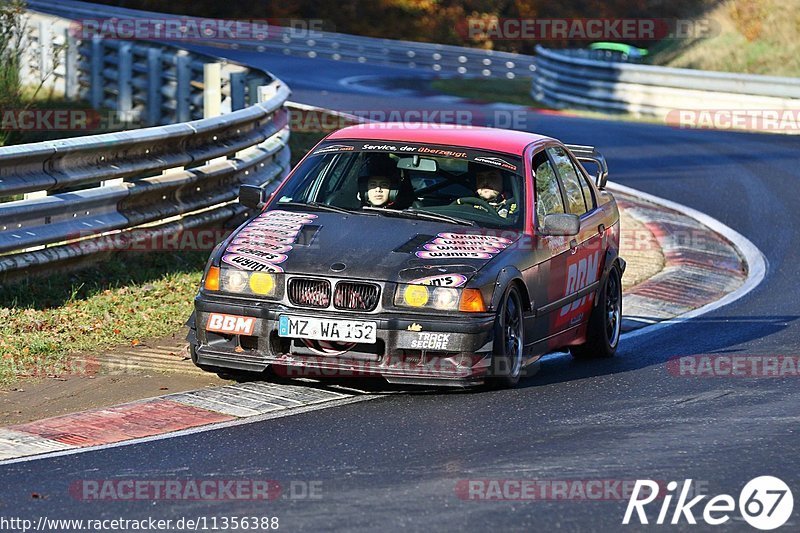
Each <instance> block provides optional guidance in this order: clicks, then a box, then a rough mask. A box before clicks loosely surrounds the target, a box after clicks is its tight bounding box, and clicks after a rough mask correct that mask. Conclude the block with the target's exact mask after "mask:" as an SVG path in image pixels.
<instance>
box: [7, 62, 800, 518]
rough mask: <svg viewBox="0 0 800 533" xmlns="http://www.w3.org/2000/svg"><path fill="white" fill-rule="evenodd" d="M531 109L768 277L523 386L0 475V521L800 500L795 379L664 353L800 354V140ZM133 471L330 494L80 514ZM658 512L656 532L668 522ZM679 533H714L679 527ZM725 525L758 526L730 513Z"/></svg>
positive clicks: (588, 509) (324, 72)
mask: <svg viewBox="0 0 800 533" xmlns="http://www.w3.org/2000/svg"><path fill="white" fill-rule="evenodd" d="M223 53H224V54H225V55H227V56H229V57H231V58H232V59H238V60H245V61H247V62H249V63H251V64H253V65H255V66H260V67H263V68H266V69H268V70H271V71H273V72H275V73H276V74H277V75H278V76H279V77H281V78H282V79H284V80H285V81H286V82H287V83H288V84H289V85H290V87H292V88H293V90H294V96H293V100H296V101H300V102H304V103H310V104H317V105H319V104H324V105H326V106H328V107H336V108H339V109H345V110H353V109H359V110H364V109H370V108H375V109H389V108H394V109H435V108H446V109H472V110H475V111H476V113H485V116H488V115H489V114H490V113H491V112H492V109H496V108H486V107H480V106H474V105H465V104H460V103H456V102H450V101H446V100H439V99H434V100H431V99H428V98H424V97H423V96H414V95H412V94H409V93H408V92H407V91H401V92H392V91H381V90H372V91H370V92H368V93H363V92H360V91H359V89H358V88H357V87H353V86H344V85H342V84H340V83H339V81H340V80H341V79H344V78H352V77H354V76H362V75H375V74H377V75H381V76H390V77H391V76H397V75H398V73H400V71H398V70H396V69H392V68H384V67H372V66H368V65H356V64H342V63H335V64H334V63H331V62H326V61H323V60H299V59H295V58H293V59H289V58H286V57H279V56H270V55H268V54H251V53H246V52H237V51H224V52H223ZM402 75H403V76H413V75H414V73H413V72H409V71H402ZM322 91H324V92H322ZM524 116H525V119H524V122H525V123H524V126H525V129H529V130H531V131H536V132H539V133H543V134H547V135H552V136H554V137H558V138H560V139H562V140H564V141H566V142H574V143H586V144H594V145H596V146H597V147H598V148H599V149H600V150H601V151H602V152H603V153H604V154H605V155H606V157H607V159H608V161H609V165H610V168H611V179H612V180H613V181H616V182H619V183H621V184H624V185H627V186H630V187H634V188H636V189H640V190H642V191H646V192H648V193H651V194H654V195H656V196H660V197H663V198H667V199H670V200H673V201H676V202H679V203H681V204H685V205H687V206H690V207H692V208H694V209H697V210H699V211H702V212H704V213H707V214H708V215H710V216H712V217H714V218H716V219H718V220H720V221H721V222H723V223H724V224H726V225H728V226H730V227H731V228H733V229H735V230H736V231H738V232H739V233H741V234H743V235H744V236H746V237H747V238H748V239H750V240H751V241H752V242H753V243H754V244H755V245H756V246H757V247H758V248H759V249H760V250H761V251H762V252H763V253H764V255H765V256H766V258H767V262H768V267H767V275H766V277H765V279H764V281H763V282H762V283H761V284H760V286H759V287H757V288H756V289H755V290H753V291H752V292H751V293H749V294H748V295H746V296H745V297H743V298H742V299H740V300H738V301H736V302H735V303H733V304H731V305H728V306H726V307H723V308H721V309H718V310H716V311H713V312H711V313H709V314H706V315H704V316H702V317H699V318H696V319H692V320H690V321H688V322H685V323H681V324H677V325H674V326H672V327H669V328H666V329H662V330H660V331H658V332H656V333H654V334H652V335H641V336H638V337H636V338H633V339H629V340H626V341H624V342H623V343H622V345H621V348H620V352H619V355H618V356H617V357H616V358H614V359H613V360H609V361H599V362H589V363H579V362H575V361H573V360H571V358H570V357H569V356H568V355H561V356H555V357H550V358H548V359H546V360H545V361H544V362H543V364H542V365H541V369H540V371H539V372H538V373H537V374H536V375H535V376H533V377H530V378H528V379H525V380H524V381H523V382H522V383H521V384H520V386H519V387H518V388H517V389H515V390H509V391H498V392H481V393H470V392H467V393H465V392H448V391H432V392H431V391H421V392H405V393H399V394H398V393H395V394H387V395H385V396H384V397H381V398H379V399H377V400H373V401H368V402H361V403H354V404H350V405H343V406H339V407H335V408H331V409H325V410H319V411H313V412H308V413H303V414H298V415H295V416H291V417H286V418H278V419H274V420H267V421H263V422H256V423H252V424H245V425H239V426H235V427H230V428H225V429H219V430H214V431H209V432H204V433H198V434H192V435H186V436H181V437H176V438H170V439H165V440H157V441H153V442H146V443H139V444H133V445H129V446H122V447H118V448H110V449H104V450H95V451H88V452H85V453H80V454H76V455H69V456H63V457H53V458H43V459H38V460H33V461H27V462H22V463H16V464H10V465H4V466H0V480H2V486H3V488H2V489H0V490H1V491H2V492H1V494H2V496H0V513H2V515H3V516H19V517H26V518H32V519H33V518H36V517H38V516H40V515H47V516H48V517H51V518H55V517H57V518H92V519H101V518H117V517H124V518H144V517H148V516H152V517H156V518H173V519H175V518H179V517H182V516H186V517H197V516H212V515H216V516H220V517H221V516H278V517H279V518H280V529H281V530H285V531H298V530H307V531H317V530H343V529H347V530H354V531H373V530H376V529H381V530H389V531H399V530H423V529H429V528H436V529H444V530H487V529H489V528H492V529H498V530H544V529H547V530H551V529H555V528H559V529H563V530H567V531H577V530H617V529H620V528H621V529H631V530H637V529H642V526H627V527H622V526H620V523H621V520H622V516H623V513H624V510H625V505H626V502H625V501H618V500H617V501H614V500H611V501H585V500H572V501H475V500H465V499H462V498H461V497H459V494H458V493H457V491H456V488H457V487H458V486H459V481H462V480H475V479H484V478H490V479H516V480H519V479H539V480H541V479H550V480H598V479H600V480H633V479H643V478H648V479H654V480H661V481H670V480H677V481H680V482H682V481H683V480H684V479H687V478H690V479H694V480H699V482H700V484H701V487H703V488H705V492H707V493H710V494H712V495H715V494H721V493H726V494H732V495H733V496H734V498H738V494H739V491H740V490H741V488H742V487H743V486H744V484H745V483H746V482H747V481H749V480H750V479H751V478H754V477H756V476H761V475H774V476H778V477H780V478H782V479H783V480H784V481H785V482H786V483H787V484H788V485H789V486H790V487H792V488H793V489H794V494H795V500H798V499H800V457H798V454H797V449H798V445H799V444H800V437H798V428H799V427H800V425H799V424H798V421H799V420H800V417H799V416H798V414H799V413H800V390H799V388H798V379H797V378H784V379H781V378H760V379H751V378H725V377H718V378H692V377H677V376H674V375H672V374H671V373H670V372H669V371H668V370H667V366H666V362H667V360H668V359H669V358H671V357H675V356H685V355H693V354H711V353H713V354H757V355H776V354H780V355H797V354H800V340H799V339H800V327H798V317H799V316H800V298H798V290H797V286H798V285H797V277H798V274H799V273H800V272H799V270H798V267H797V265H798V264H799V263H800V252H799V250H800V239H798V236H797V231H796V228H798V227H800V215H799V214H798V206H799V205H800V194H798V179H799V178H800V171H798V153H799V151H798V149H800V139H798V138H797V137H790V136H778V135H761V134H746V133H730V132H713V131H689V130H679V129H673V128H668V127H664V126H659V125H652V124H642V123H627V122H615V121H606V120H590V119H584V118H572V117H562V116H554V115H545V114H538V113H525V115H524ZM518 125H522V124H518ZM129 478H134V479H149V480H153V479H183V480H186V479H190V478H193V479H211V478H214V479H232V478H236V479H242V478H245V479H273V480H279V481H281V483H282V484H283V485H284V486H286V485H288V484H289V482H290V481H292V480H295V481H304V482H321V487H322V492H321V495H322V497H321V498H320V499H302V498H301V499H291V498H290V499H279V500H276V501H271V502H247V501H219V502H208V501H202V502H191V501H181V502H166V501H155V502H153V501H133V502H119V501H96V502H83V501H79V500H77V499H75V498H74V497H72V496H70V494H69V493H68V487H69V485H70V484H71V483H73V482H75V481H76V480H81V479H95V480H97V479H129ZM462 483H463V481H462ZM654 505H656V504H654ZM648 509H649V513H648V516H649V517H650V520H651V521H653V520H654V519H655V516H656V514H657V512H658V509H657V508H655V507H654V508H650V507H648ZM701 514H702V512H699V513H698V512H696V513H695V515H696V516H698V518H699V515H701ZM732 516H733V517H738V516H739V515H738V513H735V512H734V513H732ZM799 524H800V509H798V505H795V511H794V514H793V517H792V519H791V520H790V522H789V523H788V524H787V526H786V527H787V528H788V529H795V530H797V528H798V525H799ZM679 527H680V528H681V529H687V530H705V529H709V526H706V525H699V526H689V525H687V524H686V522H685V521H684V522H682V524H681V525H680V526H679ZM662 528H664V526H662ZM667 529H669V526H667ZM719 529H721V530H726V529H727V530H744V529H749V526H747V524H745V523H744V522H743V521H742V520H741V518H735V519H734V520H732V521H731V522H729V523H728V524H726V525H724V526H720V528H719Z"/></svg>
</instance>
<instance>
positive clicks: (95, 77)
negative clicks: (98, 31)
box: [89, 35, 105, 109]
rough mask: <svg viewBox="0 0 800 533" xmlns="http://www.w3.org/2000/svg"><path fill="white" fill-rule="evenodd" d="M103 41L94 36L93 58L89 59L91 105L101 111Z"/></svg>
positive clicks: (103, 61)
mask: <svg viewBox="0 0 800 533" xmlns="http://www.w3.org/2000/svg"><path fill="white" fill-rule="evenodd" d="M103 48H104V46H103V39H102V38H101V37H100V36H99V35H93V36H92V52H91V53H92V56H91V57H90V58H89V60H90V61H91V69H92V71H91V73H90V76H89V77H90V82H89V83H90V86H89V95H90V97H89V103H91V104H92V107H93V108H95V109H100V107H101V106H102V105H103V63H105V60H104V59H103V54H104V50H103Z"/></svg>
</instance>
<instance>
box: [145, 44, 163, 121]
mask: <svg viewBox="0 0 800 533" xmlns="http://www.w3.org/2000/svg"><path fill="white" fill-rule="evenodd" d="M163 75H164V73H163V66H162V64H161V50H159V49H157V48H150V49H148V50H147V116H146V117H145V122H146V124H147V125H148V126H155V125H158V124H161V84H162V83H163V79H162V76H163Z"/></svg>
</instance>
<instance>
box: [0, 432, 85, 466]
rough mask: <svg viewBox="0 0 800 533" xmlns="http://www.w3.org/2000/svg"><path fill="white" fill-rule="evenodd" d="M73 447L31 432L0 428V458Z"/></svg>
mask: <svg viewBox="0 0 800 533" xmlns="http://www.w3.org/2000/svg"><path fill="white" fill-rule="evenodd" d="M73 448H75V447H74V446H72V445H71V444H64V443H63V442H58V441H55V440H52V439H48V438H45V437H40V436H39V435H34V434H32V433H23V432H21V431H14V430H12V429H4V428H0V460H2V459H10V458H13V457H19V456H20V455H34V454H40V453H42V452H54V451H58V450H70V449H73Z"/></svg>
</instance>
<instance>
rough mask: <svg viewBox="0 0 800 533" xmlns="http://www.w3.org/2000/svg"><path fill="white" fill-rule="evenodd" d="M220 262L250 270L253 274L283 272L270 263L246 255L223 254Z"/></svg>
mask: <svg viewBox="0 0 800 533" xmlns="http://www.w3.org/2000/svg"><path fill="white" fill-rule="evenodd" d="M222 262H223V263H227V264H229V265H231V266H235V267H238V268H241V269H243V270H252V271H255V272H283V269H282V268H281V267H279V266H278V265H273V264H272V263H268V262H266V261H263V260H261V259H256V258H255V257H250V256H247V255H239V254H225V255H223V256H222Z"/></svg>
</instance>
